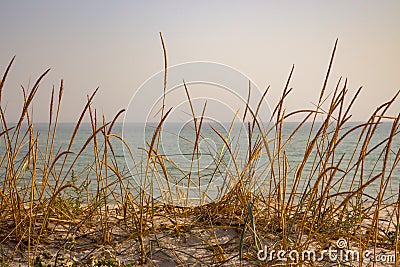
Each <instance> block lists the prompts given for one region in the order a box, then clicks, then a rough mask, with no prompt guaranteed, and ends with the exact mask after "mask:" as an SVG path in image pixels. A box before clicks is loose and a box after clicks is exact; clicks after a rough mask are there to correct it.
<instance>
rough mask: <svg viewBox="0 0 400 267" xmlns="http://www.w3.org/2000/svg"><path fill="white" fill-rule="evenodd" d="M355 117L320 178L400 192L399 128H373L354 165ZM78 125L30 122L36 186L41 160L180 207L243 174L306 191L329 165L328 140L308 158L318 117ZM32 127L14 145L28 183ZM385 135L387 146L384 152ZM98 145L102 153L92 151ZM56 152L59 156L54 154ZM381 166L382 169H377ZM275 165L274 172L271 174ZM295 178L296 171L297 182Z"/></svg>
mask: <svg viewBox="0 0 400 267" xmlns="http://www.w3.org/2000/svg"><path fill="white" fill-rule="evenodd" d="M357 125H360V123H357V122H349V123H347V124H345V125H344V127H343V129H342V130H341V132H339V136H338V138H342V141H341V142H340V143H339V144H338V145H337V147H336V148H335V154H334V156H332V155H331V156H330V157H329V162H331V164H330V165H328V166H327V168H328V167H330V166H334V167H335V168H330V169H329V170H327V172H326V174H330V175H326V176H324V178H323V179H321V180H320V181H319V186H328V187H329V188H330V192H331V194H335V193H338V192H347V191H351V190H353V191H354V190H357V187H358V186H360V183H361V184H365V183H366V182H367V181H369V180H370V179H372V178H373V177H378V178H376V180H375V181H374V182H372V183H371V184H370V185H368V186H367V187H366V188H365V189H364V190H363V193H364V194H365V196H366V197H367V198H371V199H373V198H374V197H376V196H377V194H378V192H379V191H380V188H382V186H384V187H385V191H386V192H385V197H387V198H393V199H395V198H396V199H397V196H398V192H399V180H400V167H399V166H398V160H399V159H397V162H396V155H397V154H399V149H400V137H399V130H400V129H399V128H397V129H394V131H395V133H396V134H395V135H394V137H393V138H392V139H391V140H389V136H390V132H391V131H392V123H390V122H383V123H381V124H380V125H378V126H377V129H376V131H375V132H374V134H373V136H372V138H370V142H369V144H368V146H367V147H366V150H365V151H366V153H365V155H364V156H363V157H364V160H363V164H362V170H361V169H360V168H357V160H359V158H360V153H361V150H362V145H363V142H364V141H365V139H366V135H367V133H366V132H362V128H358V129H354V128H355V127H356V126H357ZM75 126H76V124H75V123H59V124H58V125H57V128H56V130H54V125H50V134H49V132H48V130H49V124H48V123H36V124H34V127H33V129H34V130H33V132H34V136H35V138H37V140H38V142H37V151H38V153H37V155H36V159H37V164H36V168H37V169H36V172H35V175H36V180H35V183H37V186H38V187H40V185H41V183H42V182H43V181H42V178H43V175H42V174H43V166H45V165H46V164H47V166H49V165H51V164H53V169H52V171H51V175H50V176H49V178H48V179H47V180H48V183H49V184H51V185H52V186H54V185H55V183H56V182H55V180H56V179H55V177H57V176H59V177H62V179H60V180H59V181H58V182H57V183H59V184H58V186H60V185H61V184H66V183H71V181H72V182H74V183H77V184H79V185H82V184H85V183H86V184H85V185H86V186H88V187H89V188H90V190H93V191H96V190H97V189H98V188H99V184H102V185H104V183H106V184H107V187H108V189H109V191H110V192H111V191H112V190H120V188H121V183H124V188H125V189H126V190H132V191H136V192H138V193H139V192H143V191H146V192H148V193H149V192H150V193H151V194H152V195H153V196H154V197H155V198H157V199H160V200H163V201H168V202H173V203H178V202H179V204H182V205H184V204H187V203H188V202H190V203H192V204H193V203H194V204H200V203H205V202H212V201H215V200H216V199H218V198H220V197H222V196H223V195H224V194H226V192H227V191H228V190H229V189H230V188H232V187H233V186H234V185H235V184H237V182H238V181H239V180H240V179H238V178H239V177H241V180H242V181H245V184H246V186H248V187H249V188H250V189H251V190H255V191H256V190H264V191H265V192H272V191H274V190H277V188H280V190H281V191H282V190H283V189H285V190H284V192H286V193H287V194H288V193H289V192H293V190H295V191H296V193H298V194H299V195H301V193H302V192H304V191H305V190H307V189H309V188H310V187H311V186H313V184H314V183H315V181H317V180H318V179H319V177H318V173H321V172H323V171H321V169H322V168H324V166H322V165H321V164H320V163H319V162H318V160H319V159H320V158H325V157H327V156H328V155H327V154H326V151H324V149H323V147H324V146H325V147H327V146H328V145H329V143H328V141H327V140H324V141H323V142H321V141H319V142H317V143H316V144H315V146H314V148H313V149H312V150H311V153H310V156H309V158H308V159H307V160H304V157H305V152H306V151H307V144H308V143H309V142H310V140H312V139H313V138H314V136H315V134H316V133H317V131H318V129H319V128H320V127H321V123H318V122H317V123H315V124H312V123H311V122H307V123H305V124H304V125H303V126H302V127H300V128H299V129H297V127H298V126H299V122H286V123H284V124H283V127H282V129H276V128H274V127H271V125H268V124H263V125H261V127H263V129H264V130H263V131H262V132H263V133H264V134H260V132H261V131H260V130H259V128H258V127H259V126H257V125H253V124H251V123H245V124H238V123H236V124H230V123H217V122H212V121H203V122H202V123H200V122H199V121H198V122H197V124H196V126H195V125H194V123H193V122H192V123H190V122H189V123H185V124H182V123H171V122H169V123H166V124H164V125H162V126H159V125H158V124H156V123H116V124H114V125H113V128H112V129H111V131H109V132H108V129H109V128H106V129H107V132H106V133H103V132H102V131H101V130H100V131H99V132H98V133H97V134H96V138H95V139H94V138H93V127H92V125H91V124H90V123H82V124H81V125H80V127H79V129H78V131H77V133H76V135H75V137H74V139H73V142H72V143H71V138H72V136H73V132H74V129H75ZM108 126H110V125H108ZM265 129H270V131H266V130H265ZM296 129H297V130H296ZM329 129H331V128H329ZM351 129H353V130H351ZM26 130H27V126H26V125H23V127H22V129H21V133H20V136H19V138H18V142H17V143H18V144H19V146H18V147H15V148H13V150H14V151H16V150H18V152H19V153H18V156H17V157H16V160H15V163H14V164H15V166H16V168H15V169H20V170H24V171H22V172H20V173H19V174H18V175H19V176H18V177H17V178H18V181H19V184H20V187H21V188H24V187H27V186H29V181H30V180H31V177H32V168H27V166H26V162H27V158H26V157H25V156H26V153H27V151H28V150H29V149H32V148H30V147H29V138H28V135H25V136H24V132H26ZM249 130H250V131H249ZM295 130H296V133H295V134H294V135H293V136H292V133H293V132H294V131H295ZM350 130H351V131H350ZM249 132H251V133H252V134H251V136H249ZM347 132H350V133H349V134H346V133H347ZM155 133H158V134H157V135H155ZM196 133H199V134H196ZM11 134H12V131H11V132H10V135H11ZM104 134H107V136H108V140H109V142H110V143H109V145H107V146H105V142H104V140H105V139H104ZM53 135H54V142H53V144H52V142H51V140H52V136H53ZM278 135H280V136H281V138H280V139H281V146H283V148H282V149H281V151H280V153H279V155H277V154H276V144H277V140H278V139H277V136H278ZM329 135H333V132H329V131H328V136H329ZM4 137H5V136H2V137H1V139H0V157H1V159H2V161H1V164H2V165H1V166H0V182H2V183H3V182H4V177H5V176H6V171H7V170H6V167H5V166H6V162H5V161H4V160H3V159H5V155H6V148H5V142H6V141H7V139H6V138H4ZM14 138H15V137H14ZM14 140H15V139H14ZM94 141H96V143H97V146H95V145H94V143H95V142H94ZM389 141H390V149H389V150H388V152H387V149H386V147H387V145H388V143H389ZM265 143H268V149H265ZM249 144H250V146H249ZM50 147H52V150H53V151H54V152H53V155H52V157H51V159H50V160H49V159H48V157H47V156H46V153H47V154H48V153H49V151H50ZM249 147H251V149H249ZM260 147H261V148H260ZM34 148H35V149H36V147H34ZM82 148H84V149H82ZM150 148H151V149H150ZM66 151H68V152H66ZM95 151H98V152H97V154H98V155H100V157H97V158H96V157H95V156H94V154H95ZM63 152H65V153H63ZM386 152H387V153H386ZM62 153H63V154H62ZM59 154H62V155H61V156H60V157H58V158H57V157H56V156H57V155H59ZM104 155H107V157H104ZM149 155H150V158H151V160H149ZM249 155H250V156H249ZM274 155H275V157H274ZM249 157H251V158H252V159H253V160H252V164H251V165H248V162H249ZM385 157H386V158H387V160H386V162H385V160H384V158H385ZM315 159H317V160H315ZM302 162H305V164H304V165H303V164H302ZM24 164H25V165H24ZM358 165H359V167H360V166H361V165H360V164H358ZM278 166H280V168H279V167H278ZM244 169H245V171H243V170H244ZM382 169H384V170H385V171H384V173H383V175H381V176H379V174H380V173H381V172H382ZM299 170H302V171H301V172H299ZM316 170H319V171H316ZM271 171H273V173H274V175H271ZM98 173H101V175H100V176H99V175H97V174H98ZM116 173H119V175H117V174H116ZM297 176H299V177H300V179H299V180H298V183H297V184H296V189H294V188H293V184H294V181H295V179H296V177H297ZM105 177H106V178H107V179H104V178H105ZM284 177H285V178H284ZM329 177H332V179H331V180H330V179H329ZM118 188H119V189H118ZM271 188H272V189H271ZM274 188H275V189H274ZM271 190H272V191H271Z"/></svg>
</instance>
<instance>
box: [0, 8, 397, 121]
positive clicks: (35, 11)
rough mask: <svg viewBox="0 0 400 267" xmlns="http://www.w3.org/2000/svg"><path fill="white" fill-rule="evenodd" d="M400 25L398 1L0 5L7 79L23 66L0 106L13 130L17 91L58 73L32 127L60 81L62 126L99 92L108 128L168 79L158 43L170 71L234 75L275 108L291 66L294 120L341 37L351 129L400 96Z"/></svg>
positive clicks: (339, 62) (0, 47)
mask: <svg viewBox="0 0 400 267" xmlns="http://www.w3.org/2000/svg"><path fill="white" fill-rule="evenodd" d="M399 14H400V1H397V0H396V1H365V0H363V1H142V2H139V1H1V8H0V32H1V43H0V68H1V72H4V70H5V68H6V66H7V64H8V62H9V60H10V59H11V58H12V56H13V55H16V60H15V62H14V65H13V67H12V70H11V72H10V75H9V77H8V80H7V82H6V85H5V88H4V94H5V95H4V96H3V103H2V104H3V105H4V104H7V110H6V113H7V119H8V120H9V121H15V120H16V119H17V118H18V116H19V114H20V110H21V103H22V94H21V90H20V88H19V86H20V85H21V84H22V85H24V86H25V87H28V85H29V83H30V84H31V85H32V84H33V83H34V81H35V80H36V79H37V77H39V76H40V74H41V73H42V72H44V71H45V70H46V69H47V68H51V72H50V74H49V75H48V76H47V77H46V78H45V80H44V82H43V83H42V84H41V88H40V90H39V93H38V97H37V98H36V99H35V102H34V112H35V116H34V119H35V121H37V122H43V121H47V120H48V109H49V108H48V104H49V99H50V92H51V87H52V85H55V87H56V88H57V87H58V86H59V82H60V80H61V79H64V80H65V94H64V98H63V103H62V105H63V106H62V113H61V115H60V116H61V117H60V119H61V121H64V122H73V121H76V119H77V118H78V117H79V114H80V111H81V110H82V108H83V106H84V103H85V101H86V95H87V94H90V93H91V92H92V91H93V90H94V89H95V88H96V87H98V86H99V87H100V91H99V93H98V95H97V96H96V98H95V102H94V103H95V104H94V106H95V107H96V108H97V109H98V112H99V113H102V112H103V113H104V114H105V115H106V117H107V118H109V119H111V118H112V117H113V116H114V115H115V114H116V113H117V111H118V110H119V109H121V108H125V107H127V105H128V103H129V99H130V98H131V97H132V95H133V94H134V93H135V91H136V90H137V89H138V88H139V86H140V85H141V84H142V83H143V82H145V81H146V80H147V79H148V78H149V77H151V76H152V75H153V74H155V73H157V72H159V71H160V70H162V68H163V52H162V47H161V44H160V39H159V32H162V33H163V36H164V39H165V43H166V46H167V51H168V59H169V65H170V66H172V65H175V64H180V63H185V62H190V61H212V62H218V63H221V64H225V65H228V66H231V67H232V68H234V69H236V70H238V71H240V72H241V73H243V74H245V75H246V76H247V77H249V78H251V79H252V81H253V82H254V83H255V84H257V85H258V87H259V88H260V89H261V90H263V89H264V88H266V87H267V86H268V85H271V89H270V94H269V98H268V102H269V103H270V105H273V104H274V103H275V102H276V101H277V99H278V98H279V96H280V94H281V92H282V89H283V87H284V84H285V82H286V79H287V76H288V74H289V71H290V69H291V66H292V64H294V65H295V72H294V76H293V80H292V83H291V87H293V88H294V91H293V93H292V95H291V97H289V99H288V101H287V110H288V111H289V110H295V109H299V108H310V107H312V103H315V102H316V101H317V100H318V96H319V91H320V89H321V87H322V84H323V80H324V76H325V73H326V70H327V66H328V62H329V57H330V54H331V51H332V47H333V45H334V42H335V39H336V38H339V44H338V48H337V53H336V58H335V62H334V66H333V69H332V75H331V79H330V82H329V84H328V90H329V91H331V90H333V88H334V86H335V84H336V82H337V80H338V78H339V77H340V76H343V77H347V78H348V80H349V82H348V85H349V86H348V87H349V89H350V94H354V93H355V91H356V90H357V89H358V87H359V86H363V87H364V90H363V92H362V93H361V96H360V97H359V99H358V103H357V104H356V106H355V107H354V109H353V114H354V116H353V120H364V119H366V118H367V116H368V115H369V114H370V113H372V111H373V110H374V109H375V107H376V106H378V105H380V104H382V103H383V102H385V101H386V100H388V99H390V98H391V97H392V96H393V95H394V94H395V93H396V92H397V91H398V90H399V89H400V15H399ZM160 89H162V86H161V87H160ZM160 93H161V92H160ZM399 102H400V101H398V102H397V104H396V106H395V107H394V108H393V109H392V110H391V113H392V114H394V115H397V113H398V112H399V111H400V104H399ZM131 120H132V121H135V120H141V119H140V117H137V118H136V117H134V116H133V117H131Z"/></svg>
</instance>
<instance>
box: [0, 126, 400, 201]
mask: <svg viewBox="0 0 400 267" xmlns="http://www.w3.org/2000/svg"><path fill="white" fill-rule="evenodd" d="M297 125H298V123H286V124H285V125H284V128H283V140H286V139H287V138H288V136H289V135H290V134H291V133H292V131H293V130H294V129H295V128H296V127H297ZM354 125H355V124H354V123H348V125H347V126H346V128H347V129H350V128H351V127H353V126H354ZM229 126H230V125H229V124H220V123H215V122H205V123H204V124H203V125H202V130H201V136H199V137H198V143H199V146H198V147H194V140H195V139H196V135H195V131H194V129H193V124H184V125H183V124H179V123H167V124H166V125H165V126H164V127H163V132H162V135H161V137H160V139H159V145H158V153H159V154H160V155H162V156H163V160H164V163H165V166H166V168H167V171H168V173H169V175H170V177H169V179H170V180H171V179H172V180H173V181H175V183H179V182H180V183H182V184H185V183H186V182H185V179H186V180H187V174H188V173H189V170H192V173H194V174H193V177H201V181H200V179H199V181H198V183H197V184H194V185H193V188H195V187H199V185H200V187H201V186H203V184H201V183H204V186H207V185H208V184H209V182H210V180H213V182H214V184H213V186H212V187H211V188H207V190H208V192H209V194H210V195H216V194H218V193H219V194H221V193H223V192H221V188H223V185H222V183H226V181H227V180H229V177H228V176H229V175H234V172H235V169H236V168H238V169H240V168H241V167H243V165H244V164H245V162H246V157H247V152H248V150H247V147H248V145H247V144H248V142H249V137H248V135H247V131H246V130H247V125H246V127H243V126H242V125H234V126H233V127H232V129H231V130H229ZM317 126H319V125H317ZM391 126H392V125H391V124H390V123H383V124H381V125H380V126H379V128H378V130H377V131H376V133H375V135H374V137H373V138H372V140H371V144H370V145H369V149H370V148H372V147H374V146H375V145H377V144H379V143H380V142H381V141H383V140H385V139H386V138H387V137H388V136H389V133H390V130H391ZM74 127H75V124H72V123H60V124H59V125H58V127H57V132H56V138H55V143H54V147H55V150H56V151H60V152H62V151H65V150H66V149H67V148H68V145H69V141H70V139H71V135H72V132H73V129H74ZM47 128H48V124H44V123H43V124H41V123H39V124H35V130H36V131H37V132H38V134H39V149H40V150H41V151H43V152H44V151H45V148H46V139H47ZM155 128H156V125H155V124H151V123H150V124H147V125H145V124H142V123H128V124H125V126H124V125H123V124H122V123H118V124H116V125H115V127H114V131H113V132H114V133H116V134H118V135H120V136H123V138H124V140H125V141H126V142H127V144H128V145H129V147H130V149H131V152H132V154H133V159H134V160H132V157H130V154H129V153H128V150H127V149H126V147H125V148H124V146H123V145H122V143H121V142H120V141H118V139H117V138H116V137H111V138H110V139H111V141H112V144H113V149H114V154H115V157H114V159H115V161H116V162H115V163H113V162H111V161H110V162H109V163H110V164H117V165H118V168H119V170H124V172H125V173H126V177H128V178H126V179H127V181H128V182H129V183H128V184H129V185H130V186H131V188H134V183H132V180H135V177H134V176H140V175H139V174H140V173H141V172H143V168H142V167H141V166H143V164H142V165H141V164H140V159H143V158H145V157H144V156H143V154H144V153H147V152H145V150H147V149H148V146H149V144H150V143H151V137H152V134H153V132H154V130H155ZM316 128H318V127H316ZM214 129H215V130H217V131H218V132H219V133H220V134H221V135H222V136H224V137H227V136H229V138H227V139H226V140H227V142H228V143H229V144H230V147H231V151H229V150H228V149H226V146H225V143H224V142H223V141H222V139H221V138H220V137H219V136H218V135H217V134H216V133H215V131H214ZM398 130H399V129H397V131H398ZM309 132H310V124H306V125H305V126H304V127H303V128H301V129H300V130H299V131H298V133H297V134H296V135H295V136H294V138H292V139H291V141H290V142H289V143H287V145H286V146H285V151H286V155H287V159H288V169H289V172H290V175H289V177H290V179H289V181H288V188H290V186H291V183H292V181H293V177H294V173H295V171H296V168H297V167H298V165H299V163H300V162H301V161H302V160H303V157H304V152H305V150H306V144H307V140H308V137H309ZM360 133H361V131H360V130H358V131H355V132H354V133H352V134H350V135H348V136H347V137H346V138H345V139H344V140H343V142H342V143H341V145H339V146H338V148H337V149H336V155H335V162H337V161H338V160H339V159H340V157H342V156H343V160H342V162H341V165H340V166H341V169H346V168H347V166H348V165H349V162H350V160H351V157H352V154H353V152H354V151H355V150H356V151H359V148H360V145H359V146H358V148H357V142H358V139H359V138H360ZM91 134H92V128H91V125H90V124H87V123H86V124H83V125H82V126H81V127H80V129H79V132H78V134H77V137H76V140H75V141H74V143H73V145H72V147H71V151H72V152H74V153H75V155H76V154H77V153H78V152H79V150H80V148H81V147H82V145H83V144H85V142H86V140H87V138H88V137H89V136H90V135H91ZM256 136H257V131H255V133H254V135H253V136H252V142H253V143H254V142H255V140H256ZM270 138H273V133H271V134H270ZM101 140H102V137H101V136H100V135H99V143H100V151H101V149H102V142H101ZM145 140H146V142H147V143H146V142H145ZM362 140H363V139H362ZM156 141H157V140H156ZM0 142H1V143H0V144H1V146H0V149H1V156H3V155H4V139H1V141H0ZM24 143H25V145H24V146H23V147H22V149H21V152H23V151H27V149H28V143H27V141H26V140H25V141H24ZM385 144H386V142H385V143H383V144H382V145H380V146H379V147H378V149H377V150H376V151H374V152H372V153H370V154H369V155H368V156H367V157H366V158H365V164H364V174H363V175H364V181H366V180H367V179H368V178H369V177H373V176H375V175H376V174H377V173H379V172H380V170H381V169H382V164H383V160H382V158H383V156H384V155H382V154H381V151H382V150H383V148H384V146H385ZM399 147H400V137H399V134H397V135H396V136H395V138H394V139H393V143H392V150H391V153H390V155H389V162H388V167H390V166H392V164H393V160H394V157H395V155H396V153H397V151H398V149H399ZM270 150H273V145H272V144H271V145H270ZM193 151H195V154H196V156H195V157H194V158H192V155H193ZM221 151H223V152H221ZM108 153H110V151H108ZM261 153H262V154H261V156H260V158H259V160H258V163H257V168H256V171H255V177H256V179H257V180H259V184H261V183H262V182H264V179H267V177H268V179H269V170H270V164H269V163H270V161H269V159H268V156H267V154H266V153H265V150H262V151H261ZM313 153H316V149H315V150H314V152H313ZM23 154H24V153H21V155H23ZM232 157H234V158H235V159H236V160H235V163H234V162H233V161H232V160H231V159H232ZM73 158H74V155H70V156H69V157H68V160H67V164H66V166H69V164H71V163H72V161H73ZM310 158H311V159H313V157H312V156H311V157H310ZM355 158H358V154H357V153H356V155H355ZM216 159H218V160H216ZM21 162H22V161H21ZM61 162H62V160H59V161H58V163H57V164H56V170H59V169H60V167H61ZM354 163H355V161H354V159H353V163H352V164H350V166H353V165H354ZM235 164H236V165H235ZM88 166H91V167H89V168H88ZM311 166H312V161H311V160H310V161H309V162H307V164H306V166H305V169H304V172H303V177H304V179H303V180H302V182H301V183H300V186H299V190H300V191H301V190H302V189H304V187H305V186H307V183H306V181H307V180H308V179H306V176H307V175H309V174H310V170H311ZM94 168H95V164H94V157H93V142H90V143H89V144H88V146H87V148H86V149H85V151H84V152H83V153H82V154H81V156H80V157H79V158H78V160H77V161H76V162H75V163H74V166H73V170H74V175H75V176H79V177H81V178H84V177H85V175H87V174H88V173H90V172H92V173H93V171H94V170H93V169H94ZM66 169H68V168H64V171H63V172H64V174H65V175H66V178H67V179H69V176H71V175H72V172H69V173H66ZM129 169H130V170H131V172H129V171H128V170H129ZM216 170H217V171H216ZM354 170H355V168H353V170H352V171H350V172H349V173H348V174H347V175H346V178H345V179H344V183H343V185H342V190H348V188H349V185H350V182H351V180H352V176H353V174H354ZM387 170H389V168H387ZM160 171H161V169H160ZM0 172H1V176H0V177H4V174H3V173H4V168H3V169H0ZM129 173H130V174H131V175H129ZM26 175H27V176H29V173H27V174H26ZM386 175H388V174H386ZM89 176H90V174H89ZM132 176H133V177H132ZM161 176H162V175H161ZM336 176H337V179H339V178H340V177H342V176H343V173H341V172H338V173H337V174H336ZM336 176H335V177H336ZM227 177H228V178H227ZM26 178H28V179H29V177H26ZM159 178H160V177H159ZM113 179H117V178H116V177H114V178H113ZM359 179H360V174H357V176H356V181H357V182H358V181H359ZM0 180H1V178H0ZM111 180H112V179H111ZM160 180H162V179H160ZM194 180H195V179H194ZM399 180H400V168H399V167H396V169H395V171H394V172H393V173H392V175H391V179H390V182H389V184H388V188H389V189H388V192H387V194H395V193H397V192H398V186H399ZM204 181H205V182H204ZM38 182H40V170H39V181H38ZM334 182H335V181H334ZM157 183H158V187H160V188H162V187H166V186H167V184H165V183H164V184H163V183H162V182H161V184H160V182H159V181H157ZM379 183H380V179H378V180H377V182H375V183H373V184H372V185H371V186H369V187H368V189H367V191H366V193H368V194H372V195H376V192H377V191H379ZM92 184H95V183H92ZM333 184H335V183H333ZM335 186H336V187H337V186H338V185H335ZM203 190H204V188H203ZM332 190H336V189H335V188H333V189H332ZM390 190H393V191H390ZM177 191H178V190H177ZM157 192H158V193H159V194H162V192H160V191H157ZM177 194H178V193H177ZM199 194H200V193H199ZM192 197H194V198H196V197H199V196H198V195H196V196H192Z"/></svg>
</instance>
